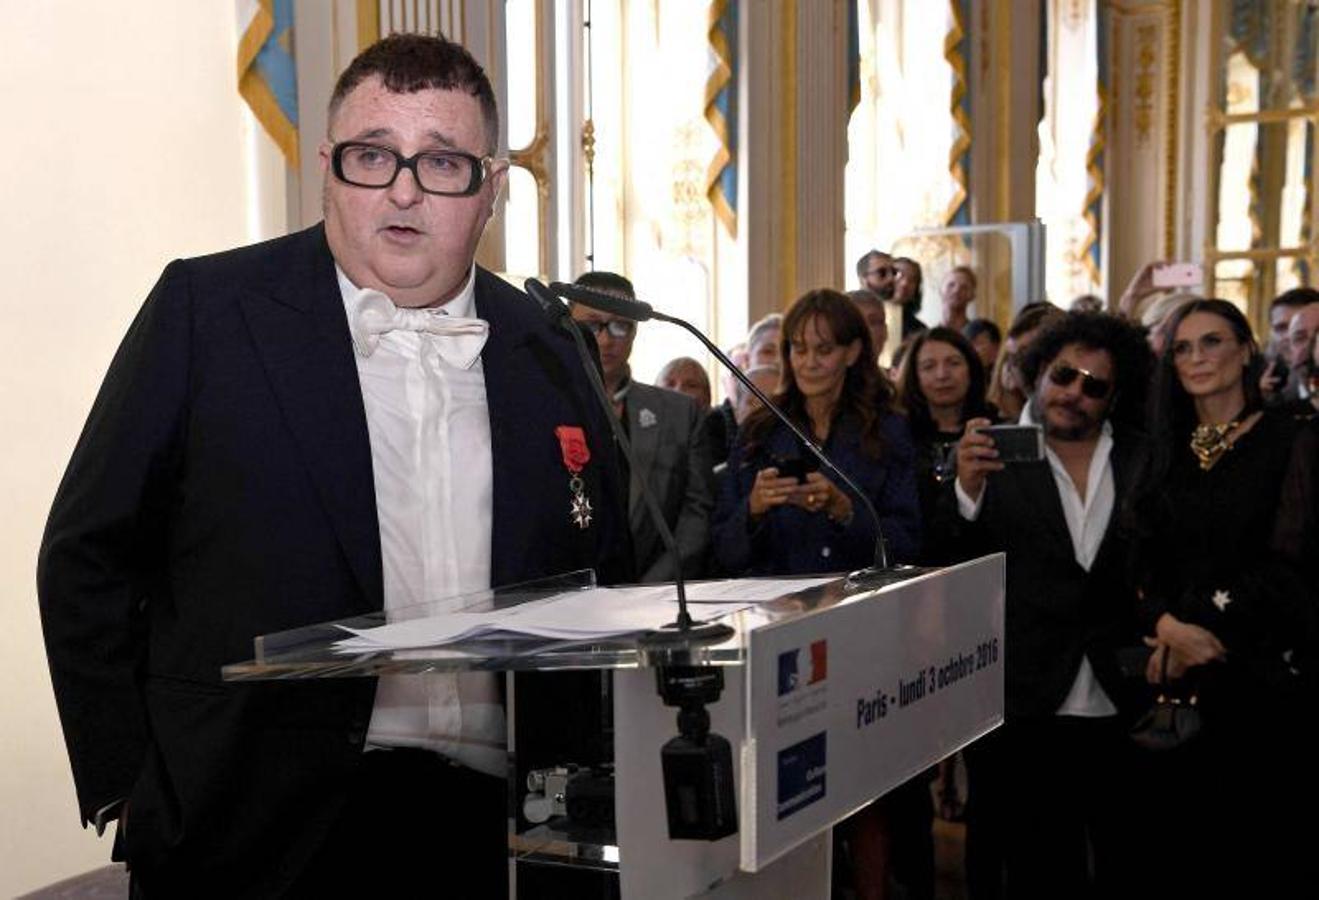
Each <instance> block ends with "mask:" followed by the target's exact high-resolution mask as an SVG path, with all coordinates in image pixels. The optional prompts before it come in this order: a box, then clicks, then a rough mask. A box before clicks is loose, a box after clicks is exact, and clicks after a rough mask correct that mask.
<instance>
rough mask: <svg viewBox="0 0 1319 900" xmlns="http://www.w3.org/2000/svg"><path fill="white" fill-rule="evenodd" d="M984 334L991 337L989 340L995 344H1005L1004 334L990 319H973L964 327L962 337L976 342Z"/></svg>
mask: <svg viewBox="0 0 1319 900" xmlns="http://www.w3.org/2000/svg"><path fill="white" fill-rule="evenodd" d="M982 334H987V335H989V339H990V340H991V341H993V342H994V343H995V344H1001V343H1003V332H1001V331H999V328H998V326H997V325H995V324H994V323H993V322H991V321H989V319H972V320H971V321H970V322H967V323H966V324H965V325H963V326H962V337H964V338H966V339H967V340H968V341H974V340H975V339H976V338H978V337H980V335H982Z"/></svg>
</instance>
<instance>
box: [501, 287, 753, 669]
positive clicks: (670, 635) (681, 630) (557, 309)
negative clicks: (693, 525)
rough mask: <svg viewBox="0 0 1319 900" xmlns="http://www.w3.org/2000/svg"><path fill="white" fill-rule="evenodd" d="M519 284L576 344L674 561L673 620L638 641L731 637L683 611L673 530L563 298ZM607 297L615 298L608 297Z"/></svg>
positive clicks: (684, 601) (684, 593) (727, 629)
mask: <svg viewBox="0 0 1319 900" xmlns="http://www.w3.org/2000/svg"><path fill="white" fill-rule="evenodd" d="M523 285H524V287H525V288H526V290H527V294H528V295H529V296H530V297H531V298H532V299H533V300H535V301H536V303H537V305H539V306H540V308H541V310H542V311H543V312H544V313H545V315H546V316H547V317H548V318H549V319H550V321H551V322H553V323H555V324H556V325H558V326H559V327H560V328H562V329H563V330H564V331H566V332H568V334H569V335H570V336H571V337H572V339H573V343H574V345H576V347H577V355H578V356H579V357H580V358H581V361H582V368H583V369H585V370H586V379H587V380H588V381H589V382H590V383H591V388H592V392H593V393H594V394H595V396H596V399H598V400H599V401H600V406H601V408H602V409H603V410H604V414H605V421H606V422H608V423H609V428H610V430H611V431H612V432H613V434H614V440H615V441H617V442H618V446H619V449H621V450H622V451H623V456H624V458H625V459H627V465H628V470H629V472H630V473H631V477H633V478H636V479H637V484H638V486H639V487H640V488H641V498H642V500H643V501H644V502H645V504H646V512H647V513H648V514H649V515H650V518H651V521H652V522H653V523H654V524H655V529H656V530H657V531H658V532H659V535H660V541H661V542H662V543H663V544H664V551H665V552H666V553H668V554H669V555H670V556H672V557H673V560H674V573H673V574H674V578H673V585H674V587H675V588H676V590H677V592H678V618H677V621H675V622H671V623H669V624H668V625H665V626H664V627H663V628H662V629H660V630H658V631H652V632H649V633H648V634H647V635H645V636H644V637H643V638H642V640H641V642H642V643H643V644H660V645H663V644H670V643H680V642H685V641H691V640H698V641H722V640H725V639H727V638H729V637H731V636H732V635H733V629H732V628H730V627H729V626H727V625H725V624H723V623H720V622H698V621H696V620H694V619H693V618H692V617H691V613H689V612H688V611H687V582H686V580H685V579H684V578H683V575H682V558H681V557H680V556H679V554H678V542H677V541H676V540H674V538H673V531H672V530H671V529H670V528H669V523H668V522H666V521H665V519H664V513H663V512H661V511H660V507H659V501H658V500H656V499H655V493H654V491H652V490H651V489H650V485H648V484H646V480H645V479H644V478H641V477H640V476H639V475H638V474H637V473H638V472H640V471H641V469H640V467H639V466H638V465H637V461H636V459H635V458H634V457H633V455H632V443H631V442H630V441H629V440H628V439H627V435H626V434H625V433H624V432H623V425H622V423H621V422H619V421H618V416H616V415H614V404H613V400H611V399H610V397H609V392H608V391H607V390H605V385H604V381H603V380H602V379H601V377H600V371H599V369H597V368H596V363H595V359H594V358H593V357H592V356H591V351H590V349H589V348H588V347H587V346H586V338H585V337H583V336H582V332H581V329H580V328H578V327H577V325H576V323H574V322H573V321H572V318H571V316H570V315H569V314H568V307H567V306H565V305H564V303H563V301H562V300H560V299H559V298H558V297H556V296H555V295H554V294H552V293H551V292H550V289H549V288H547V287H545V285H543V284H541V283H540V281H538V280H537V279H535V278H528V279H527V280H526V281H525V282H524V283H523ZM591 293H592V294H594V293H595V292H594V291H592V292H591ZM601 296H608V295H601ZM609 299H611V300H612V299H617V298H613V297H611V298H609ZM620 302H623V301H620ZM586 305H589V304H586ZM642 305H644V304H642Z"/></svg>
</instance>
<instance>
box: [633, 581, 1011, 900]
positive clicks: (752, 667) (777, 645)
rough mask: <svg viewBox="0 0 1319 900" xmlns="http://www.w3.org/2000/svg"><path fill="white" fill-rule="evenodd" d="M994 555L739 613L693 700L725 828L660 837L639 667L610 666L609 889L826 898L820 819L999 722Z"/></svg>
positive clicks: (826, 857)
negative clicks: (875, 586)
mask: <svg viewBox="0 0 1319 900" xmlns="http://www.w3.org/2000/svg"><path fill="white" fill-rule="evenodd" d="M1003 580H1004V564H1003V557H1002V556H1001V555H998V556H992V557H986V558H984V559H980V560H976V561H974V562H970V563H965V564H962V565H958V566H953V567H950V568H947V569H941V570H938V571H935V572H931V573H929V574H926V575H922V576H919V577H917V578H913V579H911V580H909V581H904V582H900V583H898V584H894V585H890V586H888V587H884V588H881V589H879V590H875V591H869V592H858V593H850V594H847V595H846V596H845V598H844V599H842V600H841V601H838V600H837V599H836V598H835V600H832V601H829V602H825V603H818V604H817V603H813V601H812V600H810V599H809V598H808V594H803V595H802V597H803V598H804V599H803V600H802V601H801V608H800V609H799V610H793V609H789V608H788V607H791V606H792V605H793V604H795V603H797V602H798V601H797V600H796V598H795V596H790V597H787V598H784V599H783V600H779V601H775V604H773V606H774V609H773V610H767V611H766V612H765V613H764V614H763V615H760V614H757V613H755V612H751V611H748V612H747V613H743V614H739V616H740V620H739V623H738V630H739V632H740V633H741V634H742V635H743V636H744V639H745V641H746V657H745V660H744V663H743V665H741V666H732V667H728V668H727V669H726V670H725V673H726V682H725V689H724V693H723V696H722V697H721V698H720V700H719V702H718V703H715V704H713V705H711V706H710V707H709V712H710V717H711V725H712V729H711V730H712V731H714V732H715V733H718V734H720V735H722V736H723V737H725V738H727V739H728V741H729V742H730V743H731V744H732V745H733V748H734V760H733V762H734V769H735V772H734V775H735V778H736V783H737V785H738V798H739V799H738V827H739V831H738V834H736V835H730V836H729V837H727V838H724V839H723V840H720V841H715V842H712V843H705V842H700V841H671V840H669V837H668V825H667V818H666V814H665V806H664V784H663V777H662V774H661V768H660V748H661V747H662V746H663V744H664V743H665V742H666V741H667V740H669V739H670V738H671V737H673V736H674V735H676V734H677V726H676V715H677V711H676V710H675V709H672V708H668V707H665V706H663V705H662V703H661V702H660V699H659V697H658V695H657V693H656V688H655V673H654V672H653V671H651V670H649V669H645V668H642V669H635V670H618V671H616V672H615V674H614V731H615V739H614V751H615V775H616V809H615V811H616V821H617V829H618V831H617V839H618V852H619V872H620V879H621V890H622V896H623V898H624V900H639V898H646V900H650V898H676V897H709V898H713V897H721V898H722V897H743V896H745V897H757V898H761V897H764V898H774V897H791V898H810V897H820V898H826V897H828V895H829V867H830V863H831V860H830V851H831V843H830V840H829V829H830V827H831V826H832V825H834V824H835V823H837V822H838V821H840V820H842V819H843V818H845V817H846V816H848V815H849V814H851V813H852V812H854V811H855V810H856V809H858V808H860V807H861V806H863V805H864V804H866V803H868V802H870V801H871V800H873V799H875V798H876V797H878V796H880V795H882V794H884V793H886V792H887V791H889V790H891V789H892V788H894V787H896V786H897V785H899V784H901V783H902V782H904V781H906V780H907V779H908V778H910V777H911V776H913V775H915V774H916V773H918V772H920V771H922V770H923V769H925V768H926V767H928V766H930V765H932V764H934V763H935V762H937V761H938V760H940V759H943V758H944V757H945V756H947V755H949V754H951V753H953V752H955V751H956V750H958V749H960V748H961V747H963V746H965V745H966V744H968V743H970V742H971V741H973V740H975V739H976V738H977V737H979V736H980V735H982V734H984V733H985V732H986V731H989V730H990V729H992V728H994V727H996V726H997V725H998V724H999V723H1001V722H1002V718H1003V664H1004V647H1003V597H1004V584H1003Z"/></svg>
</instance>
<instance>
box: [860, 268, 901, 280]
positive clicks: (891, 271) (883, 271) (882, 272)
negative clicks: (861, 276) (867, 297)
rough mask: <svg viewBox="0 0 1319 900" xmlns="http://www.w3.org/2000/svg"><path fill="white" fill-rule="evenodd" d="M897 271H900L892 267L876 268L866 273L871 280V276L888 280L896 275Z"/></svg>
mask: <svg viewBox="0 0 1319 900" xmlns="http://www.w3.org/2000/svg"><path fill="white" fill-rule="evenodd" d="M897 271H898V270H897V269H895V268H893V267H892V266H875V268H873V269H871V270H870V271H869V272H867V273H866V277H867V278H869V277H870V276H871V275H879V276H882V277H884V278H887V277H889V276H891V275H896V274H897Z"/></svg>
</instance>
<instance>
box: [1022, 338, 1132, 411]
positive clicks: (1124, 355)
mask: <svg viewBox="0 0 1319 900" xmlns="http://www.w3.org/2000/svg"><path fill="white" fill-rule="evenodd" d="M1070 344H1079V345H1080V346H1082V347H1084V348H1086V349H1087V350H1105V351H1107V352H1108V354H1109V356H1111V357H1112V358H1113V380H1114V384H1115V385H1116V390H1115V391H1114V393H1113V402H1112V405H1111V406H1110V408H1109V410H1108V418H1109V419H1111V420H1113V421H1114V422H1123V423H1125V424H1128V425H1133V426H1136V427H1140V426H1141V425H1142V424H1143V421H1142V420H1143V418H1144V412H1145V394H1146V392H1147V391H1148V390H1149V383H1150V370H1151V368H1152V366H1153V364H1154V359H1153V354H1151V353H1150V347H1149V344H1148V343H1146V341H1145V332H1144V331H1143V330H1142V329H1141V328H1140V327H1139V326H1137V325H1135V324H1132V323H1131V322H1128V321H1127V320H1126V319H1122V318H1119V317H1118V316H1114V315H1110V314H1108V313H1087V312H1074V313H1064V314H1063V315H1062V316H1061V317H1060V318H1059V319H1058V321H1057V322H1056V323H1054V324H1052V325H1049V326H1047V327H1046V328H1045V329H1044V330H1043V331H1042V332H1041V333H1040V335H1039V337H1037V338H1036V339H1035V340H1034V341H1033V342H1032V343H1031V345H1030V347H1029V348H1028V349H1027V350H1026V355H1025V357H1024V358H1023V359H1022V361H1021V366H1020V368H1021V374H1022V377H1023V378H1025V380H1026V383H1027V384H1029V385H1035V383H1036V381H1037V380H1038V378H1039V375H1040V373H1041V372H1043V371H1044V370H1045V369H1047V368H1048V367H1049V364H1050V363H1052V362H1053V361H1054V360H1055V359H1057V357H1058V354H1059V353H1061V352H1062V349H1063V348H1064V347H1066V346H1068V345H1070Z"/></svg>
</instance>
